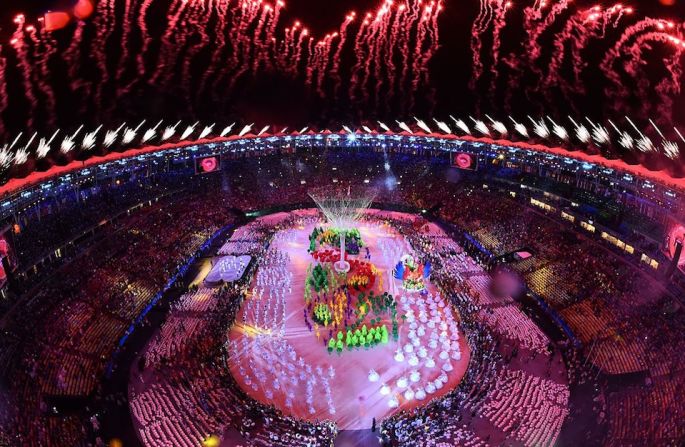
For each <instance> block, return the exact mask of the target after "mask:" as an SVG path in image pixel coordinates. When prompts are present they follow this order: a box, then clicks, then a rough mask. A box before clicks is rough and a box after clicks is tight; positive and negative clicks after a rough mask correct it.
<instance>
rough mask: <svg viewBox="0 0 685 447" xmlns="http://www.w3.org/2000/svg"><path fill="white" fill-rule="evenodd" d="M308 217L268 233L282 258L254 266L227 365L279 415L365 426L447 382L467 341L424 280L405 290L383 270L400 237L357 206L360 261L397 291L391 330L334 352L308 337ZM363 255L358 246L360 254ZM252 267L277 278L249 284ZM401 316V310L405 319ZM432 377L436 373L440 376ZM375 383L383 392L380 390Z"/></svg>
mask: <svg viewBox="0 0 685 447" xmlns="http://www.w3.org/2000/svg"><path fill="white" fill-rule="evenodd" d="M388 214H389V213H388V212H383V215H388ZM392 214H393V215H394V214H396V216H394V217H395V218H397V217H400V218H401V217H405V218H410V216H408V215H401V214H399V213H392ZM282 217H283V216H281V218H282ZM270 218H271V219H273V218H274V216H271V217H270ZM315 225H316V226H321V225H323V226H325V223H324V222H316V223H314V222H309V223H307V224H306V225H302V226H298V227H295V228H284V229H282V230H280V231H279V232H278V233H276V235H275V237H274V239H273V241H272V243H271V247H270V252H272V253H277V254H278V256H282V257H283V259H286V261H283V262H282V263H281V264H282V265H281V264H279V265H277V266H276V267H274V266H266V267H265V266H262V265H260V266H259V267H258V272H257V275H256V277H255V279H254V282H253V285H252V290H253V291H254V290H260V289H262V291H261V293H259V294H257V293H253V294H251V295H250V296H248V297H247V298H246V300H245V302H244V304H243V306H242V308H241V309H240V311H239V313H238V316H237V318H236V324H235V325H234V326H233V328H232V329H231V331H230V333H229V334H227V336H228V337H230V346H231V347H232V350H231V351H230V352H231V355H230V360H229V365H230V370H231V373H232V375H233V377H234V378H235V379H236V381H237V382H238V384H239V385H240V386H241V388H242V389H243V390H244V391H245V392H246V393H247V394H248V395H250V396H251V397H253V398H255V399H257V400H258V401H261V402H263V403H265V404H270V405H274V406H276V407H277V408H278V409H280V410H281V411H283V412H284V413H285V414H288V415H292V416H294V417H297V418H302V419H307V420H312V421H314V420H323V419H331V420H333V421H335V422H336V423H337V424H338V426H339V429H341V430H360V429H369V428H370V427H371V425H372V421H373V418H375V419H376V420H377V421H380V420H382V419H384V418H386V417H388V416H389V415H391V414H393V413H395V412H397V411H402V410H409V409H411V408H414V407H416V406H421V405H425V404H426V403H428V401H430V399H432V398H436V397H439V396H442V395H444V394H446V393H448V392H449V391H450V390H453V389H454V388H455V387H456V386H457V385H458V384H459V382H460V381H461V379H462V377H463V376H464V374H465V372H466V369H467V367H468V363H469V348H468V345H467V343H466V340H465V336H464V334H463V333H460V332H459V331H460V329H458V328H460V326H459V316H458V315H457V314H456V313H455V311H454V310H453V309H452V308H451V306H450V305H449V304H447V303H445V301H444V300H443V298H442V297H440V295H439V292H438V290H437V289H436V287H435V286H434V285H433V284H431V283H430V281H429V280H428V281H427V282H426V286H427V287H426V291H425V293H424V294H421V293H419V292H408V291H405V290H404V289H403V288H402V282H401V281H400V280H397V279H395V278H393V275H392V270H393V267H394V266H395V264H396V263H397V262H398V261H399V260H400V256H401V255H403V254H406V253H409V254H411V253H413V251H412V249H411V247H410V246H409V244H408V242H407V241H406V239H405V238H404V237H403V236H402V235H400V234H399V233H398V232H397V231H396V230H395V229H394V228H392V227H391V226H389V225H388V224H386V223H385V222H384V221H383V220H382V219H381V215H380V214H379V215H378V216H376V215H375V212H374V211H369V212H368V213H367V215H366V219H365V220H364V221H363V222H361V223H360V224H359V225H358V229H359V230H360V232H361V236H362V240H363V241H364V243H365V245H366V247H368V249H369V255H370V261H371V262H372V263H373V264H374V265H375V267H376V268H377V269H378V270H379V271H380V276H381V281H382V288H381V290H383V291H387V292H388V293H390V294H392V295H393V296H394V297H396V298H397V300H398V306H397V310H398V313H399V315H400V324H399V339H398V341H394V340H392V338H391V339H390V341H389V342H388V343H387V344H380V345H377V346H375V347H370V348H368V349H364V348H361V349H358V350H352V351H348V350H347V349H345V350H343V352H342V353H340V354H338V353H336V352H335V351H333V353H329V352H328V350H327V349H326V343H325V339H326V338H328V335H329V331H328V330H327V329H323V328H322V329H321V330H320V332H321V333H320V336H319V338H318V339H317V336H316V334H315V332H314V331H312V330H310V327H309V326H308V324H307V322H306V321H305V301H304V295H305V279H306V275H307V269H308V268H309V267H310V264H316V261H315V260H314V259H313V258H312V256H311V254H310V253H308V251H307V249H308V247H309V239H308V237H309V235H310V233H311V232H312V230H313V229H314V227H315ZM431 231H435V232H436V234H437V232H440V231H441V230H439V229H438V228H437V227H436V226H432V227H431ZM365 256H366V251H365V249H364V250H362V253H360V257H361V258H363V257H365ZM352 258H354V257H352ZM260 269H262V270H263V269H273V270H274V272H275V273H272V274H271V276H272V277H274V278H275V277H278V278H281V280H280V281H279V280H278V279H276V280H271V281H270V282H269V281H265V280H264V279H262V283H261V284H258V283H257V282H258V279H257V277H258V276H259V270H260ZM263 274H264V275H265V276H264V277H268V276H269V275H268V274H266V273H264V272H263ZM258 295H259V296H258ZM251 301H252V302H251ZM279 306H280V307H279ZM402 317H409V318H406V321H405V318H402ZM412 320H413V321H412ZM384 321H385V320H384ZM310 323H311V321H310ZM419 328H421V329H419ZM455 329H456V330H455ZM410 333H411V334H412V335H413V338H410ZM419 334H420V335H419ZM408 345H410V346H411V348H409V347H408ZM457 345H458V346H457ZM450 348H453V349H450ZM398 351H400V352H402V355H401V356H399V355H398ZM456 351H458V352H459V355H455V352H456ZM396 357H397V358H400V361H398V360H397V359H396ZM402 357H403V358H402ZM412 357H415V358H414V359H413V360H414V362H413V363H414V364H412V361H411V360H410V359H412ZM456 357H459V358H458V359H457V358H456ZM428 359H433V362H429V361H428ZM416 360H418V362H416ZM432 363H434V365H432ZM447 363H448V364H449V366H445V364H447ZM445 369H447V371H446V370H445ZM372 371H375V372H376V373H377V374H378V377H377V380H376V381H371V380H370V377H371V378H372V379H374V378H375V377H374V374H373V373H371V372H372ZM370 373H371V374H370ZM312 377H314V378H315V380H312V379H311V378H312ZM440 378H442V379H446V380H444V383H443V381H440V380H439V379H440ZM436 381H439V382H440V383H439V384H438V383H437V382H436ZM312 382H313V383H312ZM308 383H309V384H310V385H308ZM383 384H385V385H386V386H387V388H386V389H385V391H389V393H387V394H384V393H383V392H382V385H383ZM436 385H438V386H439V388H438V386H436ZM308 388H309V391H308ZM327 389H329V390H330V392H329V393H328V392H327V391H326V390H327ZM409 390H411V391H409ZM412 394H413V396H412ZM289 395H290V398H289V397H288V396H289ZM309 396H311V397H310V400H311V402H310V403H308V402H307V400H308V397H309ZM395 404H396V407H395V406H394V405H395ZM312 410H313V411H312Z"/></svg>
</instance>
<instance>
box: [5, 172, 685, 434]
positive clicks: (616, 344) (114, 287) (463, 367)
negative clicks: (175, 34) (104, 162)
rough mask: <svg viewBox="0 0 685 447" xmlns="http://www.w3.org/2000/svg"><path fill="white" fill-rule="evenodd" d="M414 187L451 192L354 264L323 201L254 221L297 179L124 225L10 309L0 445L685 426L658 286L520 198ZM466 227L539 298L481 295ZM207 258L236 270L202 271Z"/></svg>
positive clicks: (672, 312)
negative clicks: (319, 207)
mask: <svg viewBox="0 0 685 447" xmlns="http://www.w3.org/2000/svg"><path fill="white" fill-rule="evenodd" d="M242 181H245V180H244V179H243V180H242ZM424 188H426V189H430V190H431V192H430V197H429V196H428V195H427V194H423V195H422V194H421V193H420V191H419V190H411V191H408V190H403V191H400V192H398V195H397V196H395V200H393V201H392V202H390V201H389V202H388V203H387V205H388V206H387V207H388V208H396V206H397V205H401V206H403V207H405V208H406V207H408V206H409V207H412V208H413V209H415V210H416V209H418V210H421V209H422V208H429V206H428V205H430V203H431V201H444V204H445V205H443V207H442V208H440V209H439V210H437V211H435V212H434V213H433V214H431V215H427V214H426V213H420V212H419V213H414V212H411V213H410V212H396V211H395V212H390V211H381V210H374V211H369V212H368V213H366V214H365V215H364V216H363V217H362V219H361V221H360V222H359V226H358V228H357V230H358V238H359V239H358V242H359V244H357V245H358V246H357V247H354V248H356V249H357V250H354V251H355V252H354V253H353V252H352V251H350V253H349V254H348V262H350V264H351V267H352V269H351V270H350V273H349V274H348V275H347V276H345V277H342V276H340V274H337V273H336V272H335V271H334V269H331V268H328V267H327V266H329V265H330V264H331V262H332V260H335V259H336V256H338V257H339V255H340V253H339V251H336V247H337V242H338V241H339V239H336V236H337V237H338V238H339V236H340V235H339V232H338V234H337V235H336V231H334V230H335V228H330V226H329V225H327V224H326V223H325V220H323V218H322V216H321V215H320V214H319V213H318V212H316V211H313V210H300V211H292V210H287V211H284V212H281V213H275V214H274V213H270V212H266V213H265V214H266V215H264V216H262V217H256V216H257V215H259V214H260V213H254V214H253V213H252V212H253V211H258V210H259V209H262V208H267V207H271V206H281V207H286V208H287V207H288V206H289V204H290V203H298V202H301V201H303V200H304V194H303V193H302V191H298V190H295V189H294V190H293V192H292V193H291V194H290V195H278V194H272V193H269V194H268V195H266V194H265V195H263V196H262V195H260V194H262V192H260V190H258V189H257V190H252V191H250V190H246V189H240V188H239V187H238V186H237V185H229V187H228V188H225V187H223V186H221V185H214V186H209V187H207V185H202V188H198V189H193V188H189V189H188V190H187V191H185V192H184V193H183V194H178V195H176V196H175V197H173V198H166V199H163V200H159V201H156V202H154V203H151V204H150V205H149V206H145V207H142V208H140V209H137V210H136V211H135V212H131V213H129V214H128V215H126V216H124V217H123V218H121V219H120V220H119V221H117V223H116V224H115V225H112V226H108V227H107V228H106V229H105V230H104V234H103V235H102V236H101V237H100V238H99V239H98V240H96V241H93V242H92V243H91V244H89V245H88V246H85V247H84V248H83V250H82V251H80V252H79V253H78V255H76V256H74V257H73V258H72V259H69V260H67V261H66V262H65V263H64V265H63V266H62V267H60V268H59V270H58V271H57V272H56V274H54V275H52V276H49V277H46V278H44V279H43V282H41V283H40V284H37V287H35V288H34V289H33V290H30V291H28V292H26V294H25V296H24V297H22V299H21V300H20V301H18V303H17V304H16V305H15V306H14V307H13V308H12V309H11V310H10V311H9V312H8V313H7V314H6V315H5V316H4V318H3V320H2V323H3V328H4V331H3V334H2V337H1V339H0V340H1V345H0V353H1V354H2V359H3V362H1V363H0V364H1V365H2V368H3V371H2V374H3V377H4V383H5V386H4V392H3V395H2V398H3V401H4V406H5V408H7V409H8V411H6V412H3V415H2V420H1V421H0V422H1V423H2V439H1V442H0V443H4V444H7V445H45V446H80V445H103V444H106V443H109V442H110V441H112V440H113V439H120V440H122V441H123V443H124V445H145V446H167V445H168V446H195V445H242V446H249V445H257V446H272V445H282V446H291V445H330V443H331V442H334V443H338V445H343V442H348V441H346V440H349V439H356V438H358V439H366V440H369V439H370V440H371V441H370V442H372V443H373V444H370V445H376V444H377V443H378V440H379V438H380V440H381V441H382V442H384V443H385V444H386V445H410V444H416V445H427V446H428V445H471V446H478V445H526V446H544V445H557V444H561V445H654V446H661V445H664V446H667V445H678V443H680V442H681V441H682V440H683V439H684V438H685V432H684V429H683V427H682V424H681V423H680V422H679V421H680V419H679V417H678V415H682V414H683V411H685V408H683V406H684V405H685V404H684V403H683V401H682V399H679V398H678V397H679V396H681V395H682V394H683V386H684V382H685V374H684V373H683V372H684V371H683V368H682V366H681V365H680V362H679V361H678V358H679V356H678V353H679V352H680V351H681V349H682V348H683V340H682V333H681V332H679V326H678V323H677V322H678V321H682V319H680V318H681V317H682V315H681V314H682V310H680V309H679V308H677V307H676V308H675V309H672V308H671V307H670V306H668V305H667V304H668V303H669V302H670V301H668V300H667V298H666V294H665V292H664V291H663V286H662V284H660V283H659V282H657V281H656V280H655V279H654V278H652V277H651V276H649V275H647V274H646V273H644V272H643V271H641V270H639V269H638V268H636V267H635V266H633V265H631V264H629V263H627V262H626V261H624V260H623V259H622V258H620V257H618V256H616V255H615V254H614V253H612V252H610V251H607V250H606V249H604V248H601V247H600V246H598V245H597V244H596V242H595V241H592V240H590V239H587V238H586V237H584V236H583V235H580V234H576V233H573V232H571V231H568V230H565V229H563V228H560V227H559V224H558V223H557V222H554V221H551V220H550V219H549V218H548V217H547V216H545V215H544V214H542V213H540V212H538V211H536V210H533V209H531V208H527V207H525V206H523V205H521V204H520V203H518V202H516V201H513V200H509V199H507V198H506V197H502V196H501V195H497V196H496V195H495V194H494V193H492V192H489V191H487V190H483V189H482V188H474V187H471V186H468V185H466V186H465V185H455V184H443V185H442V186H441V187H440V188H438V187H435V186H433V187H431V188H427V186H426V185H424ZM400 193H401V195H400ZM398 196H399V197H398ZM236 208H241V209H242V210H244V211H249V212H251V213H250V214H249V215H248V216H247V217H246V216H245V215H243V214H241V213H239V212H238V211H237V210H236ZM227 226H228V227H230V228H229V229H228V230H226V227H227ZM465 234H466V235H468V236H469V238H465V237H464V236H465ZM473 241H477V242H478V244H479V245H480V246H481V248H483V249H485V250H488V251H490V252H497V253H509V252H512V251H515V250H518V249H520V248H524V247H525V248H527V249H528V250H529V252H530V253H532V254H533V256H532V257H530V258H526V259H522V260H519V261H517V262H515V263H511V264H510V265H509V266H508V267H509V270H511V271H513V272H514V273H515V274H516V275H518V277H519V278H521V279H522V280H523V281H524V282H525V284H526V286H527V288H528V290H529V291H530V292H534V293H535V295H536V296H537V297H538V298H540V299H542V300H543V301H542V304H544V306H542V307H541V305H540V302H538V301H535V300H533V299H531V298H530V296H531V295H530V294H525V293H524V294H522V295H521V296H511V295H509V294H507V293H504V294H503V293H501V291H500V290H498V289H497V288H493V287H492V285H493V284H492V275H493V274H495V272H493V271H490V268H489V266H488V265H486V264H485V262H483V260H484V259H485V258H484V256H483V255H482V253H481V252H480V251H479V249H478V248H476V247H475V246H474V243H473ZM367 249H368V252H367ZM222 260H223V262H224V264H225V265H224V267H221V268H223V269H225V271H224V272H228V273H230V274H226V275H225V278H228V279H231V280H232V279H235V278H236V277H237V280H235V281H231V282H229V283H224V284H218V285H217V284H216V282H212V283H211V284H210V283H207V284H205V283H204V277H205V276H206V275H207V273H208V272H210V271H211V270H212V267H213V264H214V266H216V265H221V264H220V261H222ZM241 263H242V264H241ZM317 266H321V268H317ZM427 267H428V268H427ZM220 273H221V272H220ZM374 426H375V427H374ZM372 427H374V428H375V431H373V432H372V431H371V428H372ZM349 442H351V441H349ZM360 442H361V441H360ZM360 445H366V444H360Z"/></svg>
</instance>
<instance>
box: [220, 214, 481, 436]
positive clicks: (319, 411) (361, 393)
mask: <svg viewBox="0 0 685 447" xmlns="http://www.w3.org/2000/svg"><path fill="white" fill-rule="evenodd" d="M384 214H386V215H387V214H388V213H387V212H384ZM398 216H399V214H398ZM312 228H313V224H310V225H308V226H307V227H300V228H296V229H292V230H284V231H293V232H295V235H294V239H292V240H290V241H289V242H277V243H275V245H276V246H277V248H278V249H280V250H284V251H287V252H288V253H289V254H290V259H291V263H290V269H291V271H292V272H293V275H294V278H293V287H292V293H290V294H289V296H287V297H286V331H285V339H286V340H287V342H288V343H290V345H291V346H292V347H293V348H294V349H295V351H296V352H297V354H298V355H299V356H302V357H303V358H304V359H305V361H306V362H307V363H308V364H310V365H311V366H312V368H315V367H316V366H317V365H320V366H321V367H322V368H324V369H327V368H328V366H329V365H332V366H333V368H335V372H336V376H335V378H334V379H332V380H331V381H330V384H331V394H332V398H333V401H334V403H335V407H336V412H335V414H334V415H331V414H329V411H328V405H327V403H326V399H325V397H324V391H323V389H321V388H320V386H319V385H317V386H316V387H315V388H314V390H315V391H314V407H315V409H316V412H315V414H314V415H311V414H309V412H308V411H307V408H308V407H307V404H306V403H305V387H304V386H303V385H301V384H300V385H294V387H295V388H294V389H293V391H295V395H296V398H295V399H294V405H293V407H292V408H290V409H289V408H287V407H286V405H285V396H284V394H283V393H282V392H281V391H274V396H273V399H268V398H267V397H266V396H265V391H266V387H268V386H270V383H268V382H267V383H266V384H265V385H260V386H259V387H258V390H257V391H254V390H253V389H252V388H251V387H249V386H247V385H246V383H245V381H244V379H243V377H241V375H240V374H239V370H238V366H239V364H240V363H242V365H243V367H244V368H247V364H248V362H247V360H248V358H249V356H251V355H252V354H251V350H250V349H248V350H247V351H246V352H242V353H241V354H240V355H239V356H238V357H237V358H235V357H233V358H232V359H231V362H230V369H231V373H232V375H233V376H234V378H235V379H236V381H237V382H238V384H239V385H240V386H241V388H242V389H243V390H244V391H245V392H246V393H247V394H249V395H250V396H252V397H253V398H255V399H257V400H259V401H261V402H264V403H267V404H271V405H274V406H276V407H277V408H279V409H280V410H281V411H283V412H284V413H285V414H289V415H292V416H295V417H298V418H302V419H309V420H316V419H319V420H321V419H332V420H333V421H335V422H336V423H337V424H338V427H339V429H342V430H345V429H366V428H369V427H370V426H371V423H372V418H374V417H375V418H376V420H381V419H383V418H385V417H387V416H389V415H391V414H392V413H394V412H395V411H400V410H406V409H410V408H413V407H416V406H420V405H425V404H426V403H427V402H428V401H429V400H430V399H431V398H435V397H439V396H442V395H444V394H445V393H447V392H449V391H450V390H452V389H454V388H455V387H456V386H457V385H458V384H459V382H460V381H461V379H462V377H463V376H464V374H465V372H466V368H467V367H468V362H469V350H468V345H467V344H466V342H465V337H464V334H463V333H461V334H460V337H459V344H460V348H461V353H462V356H461V359H460V360H458V361H457V360H452V361H451V362H452V366H453V368H454V369H453V370H452V371H451V372H449V373H447V374H448V378H449V381H448V383H447V384H446V385H445V386H444V387H443V388H442V389H440V390H437V392H435V393H433V394H429V395H428V396H427V398H426V399H425V400H422V401H418V400H416V399H414V400H412V401H406V400H405V399H404V397H403V396H402V394H401V393H402V392H403V391H404V390H400V389H398V388H397V386H396V381H397V380H398V379H399V378H400V377H402V376H406V377H408V376H409V373H410V371H412V370H417V371H419V373H420V374H421V382H419V384H424V385H425V383H427V380H435V379H436V378H437V377H438V376H439V375H440V373H441V369H440V367H441V365H442V364H443V363H444V361H442V360H440V359H439V358H438V354H439V352H440V348H438V349H437V351H436V352H435V353H432V357H433V358H434V360H435V362H436V367H435V368H430V369H429V368H426V367H424V366H423V361H422V362H421V363H420V364H419V365H418V366H416V367H412V366H410V365H409V364H408V363H407V361H406V360H405V361H404V362H401V363H399V362H397V361H395V359H394V354H395V351H396V350H397V349H398V347H399V346H400V344H401V345H402V346H404V345H405V344H406V343H408V338H407V334H408V332H409V324H408V323H404V324H402V323H400V339H399V343H398V342H394V341H392V339H391V341H390V342H389V343H388V344H387V345H380V346H377V347H375V348H371V349H369V350H359V351H351V352H350V351H346V350H345V351H343V353H342V354H341V355H338V354H332V355H331V354H329V353H328V352H327V350H326V348H325V346H324V344H323V340H321V341H317V339H316V336H315V335H314V333H313V332H310V331H309V330H308V328H307V326H306V324H305V321H304V317H303V306H304V300H303V294H304V283H305V274H306V269H307V267H308V265H309V264H310V263H311V262H313V259H312V258H311V256H310V255H309V254H308V253H307V248H308V236H309V234H310V233H311V230H312ZM358 228H359V230H360V231H361V234H362V238H363V240H364V242H365V243H366V244H367V246H368V247H369V249H370V252H371V261H372V262H373V263H374V264H375V265H376V267H377V268H378V269H380V270H381V271H382V274H383V286H384V288H385V290H387V291H388V292H389V293H391V294H393V296H395V297H399V296H401V295H403V294H404V295H408V293H407V292H404V291H403V290H402V289H401V288H400V285H401V284H400V282H399V281H397V280H395V279H393V278H392V276H391V275H392V273H391V272H392V268H393V266H394V264H395V263H396V262H397V261H398V260H392V261H390V260H388V261H385V260H383V259H382V254H381V250H380V248H379V244H380V242H381V241H382V240H384V239H390V238H392V239H395V240H396V241H399V242H401V243H402V244H404V245H405V246H406V248H407V252H411V250H410V248H409V247H408V244H407V242H406V241H405V240H404V238H403V237H402V236H400V235H399V234H397V233H396V232H395V231H394V230H393V229H392V228H390V227H389V226H387V225H384V224H381V223H380V221H377V222H376V221H373V220H372V221H371V222H364V223H361V224H360V225H359V226H358ZM431 231H435V232H439V231H440V230H438V229H437V227H435V226H431ZM428 289H429V290H430V291H431V292H432V293H433V295H435V294H436V292H437V290H436V288H435V286H434V285H432V284H430V283H429V284H428ZM414 296H415V297H417V298H418V297H419V295H418V294H414ZM248 299H250V298H248ZM411 307H412V309H413V310H414V312H415V313H416V314H417V315H418V306H417V305H416V304H412V305H411ZM446 311H447V312H454V311H453V310H452V308H451V307H450V306H449V305H445V307H443V308H441V309H440V312H441V315H443V317H441V318H444V314H443V313H444V312H446ZM243 312H244V309H240V311H239V313H238V317H237V318H236V322H237V323H236V325H235V326H234V327H233V328H232V329H231V331H230V334H229V336H230V339H231V343H236V342H238V341H241V342H242V340H239V339H240V338H243V337H248V340H250V342H249V343H252V340H253V339H252V335H250V333H251V331H250V328H245V327H244V326H242V325H241V323H240V322H242V321H243V319H242V316H243ZM402 312H403V310H402V307H401V306H400V305H398V315H400V316H401V315H402ZM453 315H454V317H455V319H456V320H457V321H459V317H458V315H456V314H453ZM428 338H429V337H428V332H427V333H426V335H425V336H423V337H422V338H421V341H422V344H423V345H424V346H426V345H427V342H428ZM248 346H249V345H248ZM429 352H431V350H430V349H429ZM254 361H261V362H263V360H261V359H257V358H254ZM281 366H282V365H280V366H279V367H278V368H280V367H281ZM371 369H374V370H375V371H377V372H378V373H379V374H380V376H381V378H380V381H378V382H375V383H372V382H370V381H369V379H368V374H369V371H370V370H371ZM382 383H386V384H388V385H389V386H390V387H391V389H392V393H391V395H393V394H394V395H396V396H397V397H398V400H399V403H400V405H399V408H390V407H389V406H388V401H389V400H390V397H391V395H388V396H384V395H382V394H381V393H380V387H381V384H382ZM411 385H412V386H413V385H414V384H411ZM413 389H414V391H416V388H413Z"/></svg>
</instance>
